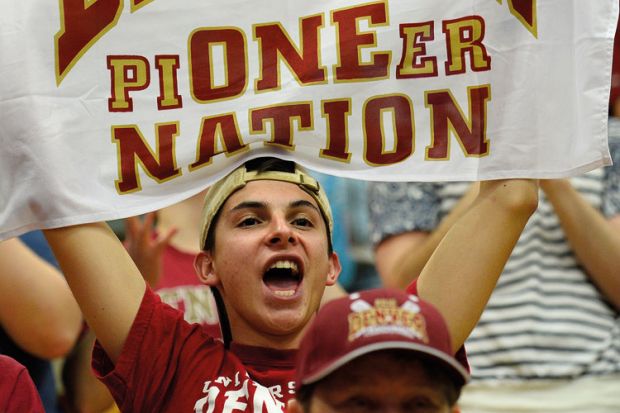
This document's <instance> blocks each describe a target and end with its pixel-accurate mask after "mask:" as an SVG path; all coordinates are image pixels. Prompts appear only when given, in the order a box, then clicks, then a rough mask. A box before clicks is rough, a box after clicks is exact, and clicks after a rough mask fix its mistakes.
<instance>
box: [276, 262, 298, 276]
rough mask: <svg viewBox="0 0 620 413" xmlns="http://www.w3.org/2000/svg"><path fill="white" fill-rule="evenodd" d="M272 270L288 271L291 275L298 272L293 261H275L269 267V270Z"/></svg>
mask: <svg viewBox="0 0 620 413" xmlns="http://www.w3.org/2000/svg"><path fill="white" fill-rule="evenodd" d="M274 268H278V269H290V270H291V271H292V272H293V274H297V273H298V272H299V269H298V268H297V263H296V262H293V261H276V262H274V263H273V264H272V265H271V267H269V269H270V270H271V269H274Z"/></svg>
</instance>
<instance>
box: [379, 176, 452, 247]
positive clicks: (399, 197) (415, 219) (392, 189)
mask: <svg viewBox="0 0 620 413" xmlns="http://www.w3.org/2000/svg"><path fill="white" fill-rule="evenodd" d="M438 185H439V184H436V183H431V182H369V183H368V208H369V209H368V211H369V216H370V219H369V222H370V239H371V241H372V243H373V244H374V245H377V244H379V243H380V242H381V241H383V240H384V239H386V238H388V237H391V236H394V235H399V234H402V233H404V232H409V231H432V230H433V229H435V227H437V225H438V224H439V221H440V208H439V202H440V199H439V197H438V196H437V187H438Z"/></svg>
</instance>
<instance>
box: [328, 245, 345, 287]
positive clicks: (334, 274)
mask: <svg viewBox="0 0 620 413" xmlns="http://www.w3.org/2000/svg"><path fill="white" fill-rule="evenodd" d="M340 271H342V267H341V266H340V259H339V258H338V254H336V253H335V252H332V253H331V255H330V256H329V269H328V272H327V280H326V281H325V285H334V284H336V281H338V276H339V275H340Z"/></svg>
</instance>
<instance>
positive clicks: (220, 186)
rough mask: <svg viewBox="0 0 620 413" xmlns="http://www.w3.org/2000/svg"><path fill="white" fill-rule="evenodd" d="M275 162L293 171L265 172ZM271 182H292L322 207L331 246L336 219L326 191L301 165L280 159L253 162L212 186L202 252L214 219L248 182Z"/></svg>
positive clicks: (204, 218) (206, 202) (204, 219)
mask: <svg viewBox="0 0 620 413" xmlns="http://www.w3.org/2000/svg"><path fill="white" fill-rule="evenodd" d="M270 159H271V160H274V161H276V162H280V165H282V164H285V165H286V166H287V167H289V168H288V169H289V170H281V169H286V168H275V167H274V169H269V167H267V168H266V170H262V169H261V167H260V166H259V167H258V169H256V166H257V165H260V164H261V163H263V162H266V160H270ZM260 180H270V181H282V182H290V183H292V184H296V185H298V186H299V187H300V188H301V189H303V190H304V191H306V192H307V193H308V194H310V196H312V198H314V200H315V201H316V203H317V204H318V206H319V209H320V210H321V214H322V215H323V219H324V220H325V223H326V226H327V230H328V234H327V236H328V239H329V242H330V245H331V234H332V231H333V218H332V212H331V208H330V206H329V201H328V200H327V195H326V194H325V191H324V190H323V188H322V187H321V186H320V185H319V182H318V181H317V180H316V179H314V178H313V177H312V176H310V175H309V174H308V172H306V170H305V169H303V168H302V167H301V166H300V165H298V164H296V163H294V162H292V161H283V160H280V159H278V158H257V159H253V160H250V161H248V162H246V163H244V164H243V165H241V166H239V167H238V168H237V169H235V170H233V171H232V172H231V173H230V174H228V175H227V176H226V177H224V178H223V179H221V180H219V181H218V182H216V183H215V184H214V185H212V186H211V187H210V188H209V189H208V190H207V194H206V195H205V200H204V207H203V210H202V225H201V228H202V233H201V236H200V248H201V249H202V248H204V245H205V242H206V240H207V237H208V235H209V229H210V228H211V225H212V224H213V218H215V216H216V215H217V213H218V212H219V210H220V208H221V207H222V205H224V203H225V202H226V200H227V199H228V198H229V197H230V196H231V195H232V194H233V193H234V192H236V191H238V190H239V189H241V188H243V187H244V186H245V185H246V184H247V183H248V182H252V181H260Z"/></svg>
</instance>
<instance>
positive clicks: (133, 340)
mask: <svg viewBox="0 0 620 413" xmlns="http://www.w3.org/2000/svg"><path fill="white" fill-rule="evenodd" d="M223 351H224V350H223V345H222V344H221V342H219V341H217V340H214V339H213V338H211V337H209V336H208V334H206V333H205V332H204V330H203V329H202V327H201V326H200V325H199V324H189V323H187V322H186V321H185V320H184V319H183V313H182V312H181V311H179V310H177V309H174V308H172V307H170V306H169V305H167V304H165V303H163V302H162V301H161V299H160V298H159V296H158V295H157V294H155V293H154V292H153V291H152V290H151V289H150V288H147V289H146V291H145V293H144V297H143V299H142V303H141V304H140V308H139V310H138V314H137V315H136V318H135V320H134V322H133V324H132V327H131V330H130V332H129V335H128V337H127V340H126V342H125V345H124V346H123V350H122V351H121V354H120V356H119V358H118V360H117V361H116V364H114V363H113V362H112V361H111V360H110V358H109V357H108V355H107V354H106V353H105V350H104V349H103V347H101V345H100V344H99V342H95V346H94V348H93V358H92V367H93V370H94V372H95V374H96V376H97V377H98V378H99V379H100V380H101V381H102V382H103V383H104V384H105V385H106V386H107V387H108V389H109V390H110V393H111V394H112V396H113V397H114V400H115V401H116V403H117V404H118V406H119V408H120V409H121V411H158V406H161V404H162V403H164V402H165V398H166V395H167V394H168V393H169V392H170V391H172V389H173V388H174V386H175V383H177V381H178V377H184V375H187V376H191V375H192V374H193V366H194V363H195V360H193V359H192V357H193V356H195V355H196V354H197V353H198V352H200V357H211V359H212V360H213V364H212V366H213V371H217V369H218V366H219V364H220V363H221V359H222V357H223ZM201 373H202V374H204V375H205V376H208V375H209V373H210V372H209V371H208V368H202V371H201Z"/></svg>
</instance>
